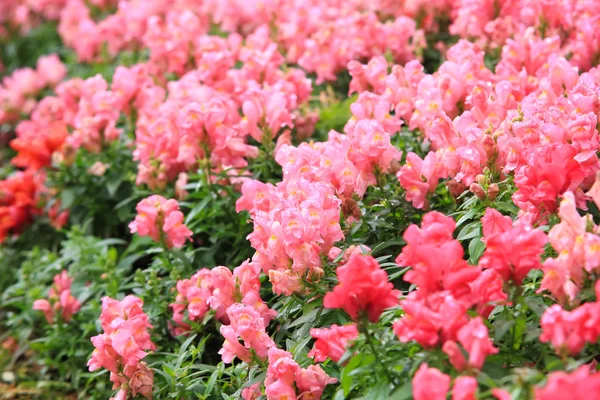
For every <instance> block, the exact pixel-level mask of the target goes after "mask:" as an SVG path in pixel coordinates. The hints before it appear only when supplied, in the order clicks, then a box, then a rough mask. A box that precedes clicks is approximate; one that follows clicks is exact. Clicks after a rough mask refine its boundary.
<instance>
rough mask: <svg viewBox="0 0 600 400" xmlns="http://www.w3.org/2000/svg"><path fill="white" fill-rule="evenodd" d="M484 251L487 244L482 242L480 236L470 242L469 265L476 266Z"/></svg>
mask: <svg viewBox="0 0 600 400" xmlns="http://www.w3.org/2000/svg"><path fill="white" fill-rule="evenodd" d="M484 250H485V243H484V242H483V241H482V240H481V237H480V236H478V237H476V238H473V239H471V241H470V242H469V263H471V264H472V265H476V264H477V262H478V261H479V257H481V255H482V254H483V251H484Z"/></svg>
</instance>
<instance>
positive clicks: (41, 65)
mask: <svg viewBox="0 0 600 400" xmlns="http://www.w3.org/2000/svg"><path fill="white" fill-rule="evenodd" d="M36 70H37V73H38V74H39V75H40V77H41V78H42V79H43V80H44V81H45V83H46V85H48V86H56V85H57V84H58V83H59V82H60V81H62V80H63V78H64V77H65V76H66V75H67V67H66V66H65V65H64V64H63V63H62V62H61V61H60V59H59V58H58V56H57V55H56V54H50V55H48V56H43V57H40V58H39V59H38V60H37V67H36Z"/></svg>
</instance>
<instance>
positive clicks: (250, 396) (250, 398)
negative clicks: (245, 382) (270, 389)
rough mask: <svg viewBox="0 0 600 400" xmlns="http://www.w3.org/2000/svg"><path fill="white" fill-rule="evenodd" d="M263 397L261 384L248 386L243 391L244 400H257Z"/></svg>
mask: <svg viewBox="0 0 600 400" xmlns="http://www.w3.org/2000/svg"><path fill="white" fill-rule="evenodd" d="M261 395H262V391H261V390H260V382H259V383H255V384H254V385H251V386H248V387H246V388H244V390H242V398H243V399H244V400H256V399H258V398H259V397H260V396H261Z"/></svg>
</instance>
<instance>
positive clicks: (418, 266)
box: [394, 212, 507, 371]
mask: <svg viewBox="0 0 600 400" xmlns="http://www.w3.org/2000/svg"><path fill="white" fill-rule="evenodd" d="M455 226H456V224H455V222H454V220H452V218H450V217H446V216H444V215H443V214H440V213H437V212H430V213H428V214H426V215H425V216H424V217H423V223H422V225H421V228H419V227H417V226H416V225H411V226H409V227H408V229H407V230H406V232H405V233H404V239H405V240H406V243H407V245H406V246H405V247H404V249H403V250H402V253H401V254H400V255H399V256H398V258H397V259H396V262H397V263H398V264H399V265H406V266H410V267H411V269H410V271H408V272H407V273H406V274H405V276H404V280H406V281H407V282H410V283H413V284H415V285H416V286H417V289H416V290H414V291H412V292H410V293H409V294H408V296H406V297H405V298H404V299H402V300H401V301H400V305H401V306H402V308H403V309H404V312H405V315H404V316H403V317H402V318H401V319H399V320H398V321H396V322H395V323H394V332H395V333H396V335H397V336H398V338H399V339H400V341H402V342H409V341H411V340H414V341H417V342H418V343H419V344H420V345H422V346H423V347H426V348H431V347H435V346H438V345H441V346H442V350H443V351H444V353H446V355H448V357H449V359H450V363H451V364H452V365H453V366H454V368H455V369H457V370H458V371H463V370H465V369H474V370H480V369H481V368H482V367H483V364H484V362H485V358H486V357H487V356H488V355H490V354H494V353H496V352H497V351H498V349H496V348H495V347H494V346H493V345H492V343H491V342H490V339H489V337H488V328H487V327H486V325H485V323H484V322H483V319H482V318H480V317H476V318H472V319H469V317H468V315H467V311H468V310H469V309H470V308H475V310H476V311H477V312H478V313H479V314H481V315H482V316H483V317H487V316H488V315H489V313H490V312H491V310H492V308H493V307H490V304H494V303H499V302H502V301H505V300H506V298H507V295H506V293H504V292H503V290H502V277H501V276H500V275H499V274H498V273H497V272H496V271H495V270H493V269H488V270H482V269H481V268H480V267H475V266H469V265H468V264H467V262H466V261H464V260H463V249H462V246H461V245H460V243H459V242H458V241H457V240H455V239H453V237H452V234H453V231H454V229H455ZM441 260H443V262H441ZM459 344H460V346H459ZM461 347H462V349H464V350H465V352H466V353H467V354H468V356H469V357H468V359H465V357H464V355H463V352H462V350H461Z"/></svg>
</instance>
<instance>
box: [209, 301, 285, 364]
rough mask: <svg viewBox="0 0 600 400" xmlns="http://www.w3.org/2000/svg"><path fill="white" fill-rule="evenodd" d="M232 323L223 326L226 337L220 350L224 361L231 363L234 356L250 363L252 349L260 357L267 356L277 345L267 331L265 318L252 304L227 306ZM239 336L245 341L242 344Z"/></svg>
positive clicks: (222, 330) (222, 329)
mask: <svg viewBox="0 0 600 400" xmlns="http://www.w3.org/2000/svg"><path fill="white" fill-rule="evenodd" d="M227 316H228V317H229V321H230V325H223V326H221V334H222V335H223V336H224V337H225V343H224V344H223V348H222V349H221V351H220V352H219V354H221V355H222V358H223V362H225V363H230V362H231V360H232V359H233V358H234V357H238V358H240V359H241V360H243V361H245V362H247V363H249V362H250V353H249V352H248V351H247V350H246V349H252V350H253V351H254V353H255V354H256V355H257V356H258V357H260V358H266V357H267V354H268V351H269V349H271V348H272V347H274V346H275V343H274V342H273V340H272V339H271V338H270V337H269V335H267V333H266V332H265V325H266V324H265V320H264V319H263V318H262V317H261V315H260V314H259V313H258V311H256V310H255V309H254V307H252V306H248V305H246V304H240V303H235V304H233V305H231V306H230V307H229V308H227ZM238 338H239V339H241V340H242V341H243V342H244V346H241V345H240V344H239V342H238Z"/></svg>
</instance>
